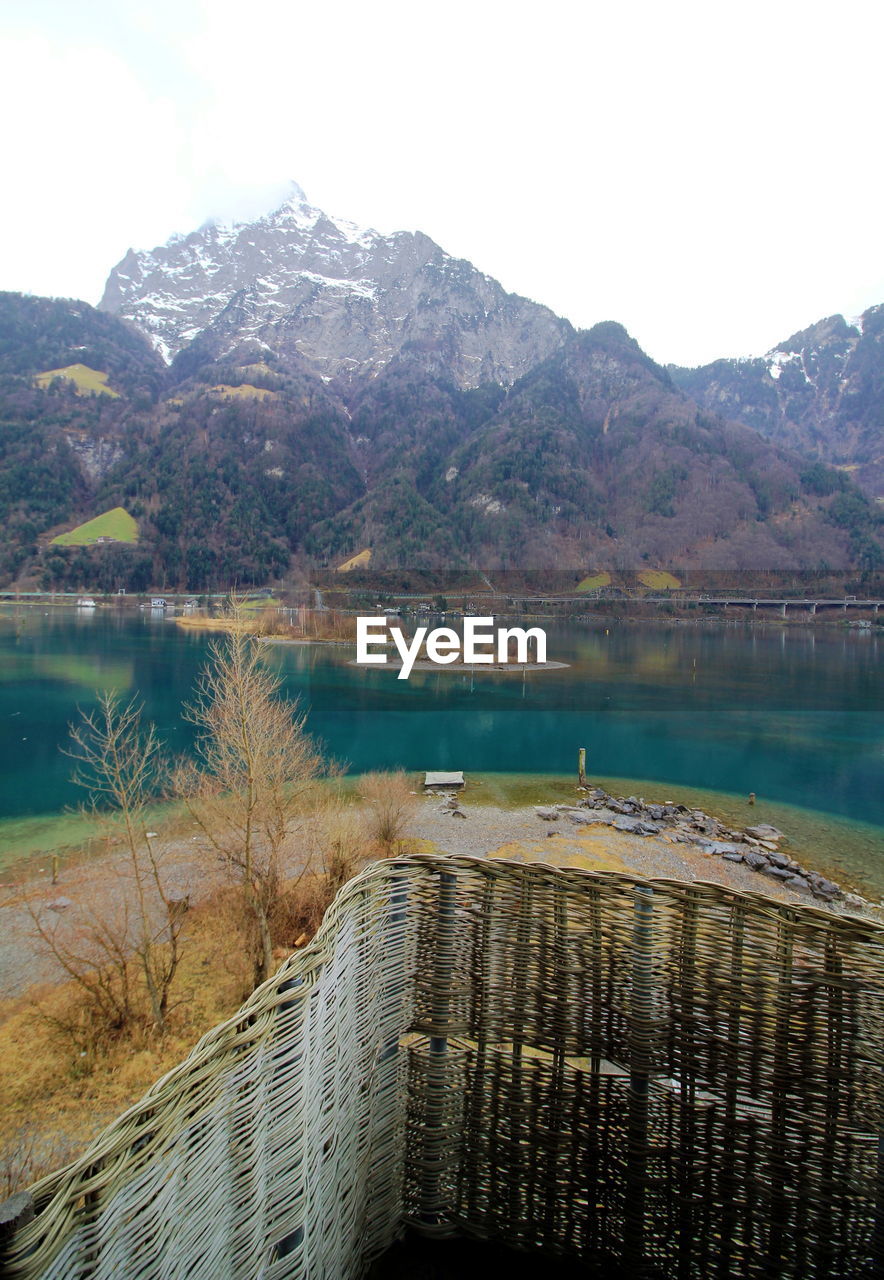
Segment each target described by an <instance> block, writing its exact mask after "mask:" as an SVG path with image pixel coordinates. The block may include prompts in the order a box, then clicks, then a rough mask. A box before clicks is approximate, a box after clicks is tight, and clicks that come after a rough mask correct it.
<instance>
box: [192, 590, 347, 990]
mask: <svg viewBox="0 0 884 1280" xmlns="http://www.w3.org/2000/svg"><path fill="white" fill-rule="evenodd" d="M231 612H232V614H233V620H234V621H236V620H237V617H238V614H239V605H238V604H237V602H236V601H233V602H232V604H231ZM281 683H282V682H281V680H280V679H279V677H278V676H276V675H274V674H273V672H272V671H270V670H268V668H267V667H266V666H265V665H264V663H263V661H262V656H261V643H260V641H259V640H258V639H257V638H256V637H255V636H254V635H252V634H250V633H249V632H248V631H246V630H245V628H243V627H234V628H232V629H231V630H230V632H229V633H228V634H226V635H224V636H223V637H221V638H219V639H217V640H216V641H214V642H213V643H212V644H211V646H210V660H209V663H208V665H207V666H206V668H205V670H204V671H203V674H202V676H201V677H200V682H199V687H198V691H197V695H196V698H195V699H194V701H193V702H192V703H191V704H189V706H188V707H187V708H186V711H185V714H186V716H187V717H188V719H189V720H191V722H192V723H193V724H195V725H196V726H197V729H198V738H197V759H196V760H195V761H194V762H191V763H186V764H183V765H182V766H181V767H180V768H179V769H178V771H177V774H176V789H177V790H178V792H179V794H180V795H181V796H182V797H183V799H184V801H185V804H186V805H187V807H188V809H189V811H190V813H191V815H192V817H193V819H194V821H195V822H196V823H197V824H198V825H199V827H200V830H201V831H202V833H203V836H204V837H205V839H206V841H207V843H208V844H209V846H210V847H211V849H212V850H213V851H214V853H215V855H216V857H217V859H218V861H219V862H220V864H221V866H222V868H223V869H224V871H225V872H226V874H227V876H228V877H229V878H230V879H231V880H232V881H234V883H236V884H237V885H238V886H239V887H240V888H241V890H242V893H243V895H244V898H245V902H246V904H247V907H248V911H249V914H250V916H251V919H252V921H253V924H254V929H255V939H254V941H255V946H254V978H255V982H256V983H260V982H263V981H264V979H265V978H266V977H268V975H269V973H270V970H271V967H272V964H273V936H272V927H271V922H272V915H273V910H274V904H275V903H276V902H277V900H278V898H279V895H280V892H281V887H282V871H283V869H282V854H283V848H284V845H285V842H286V837H287V835H288V834H289V832H290V830H291V828H292V826H293V823H294V821H295V819H296V817H297V816H298V815H299V814H300V813H301V812H302V811H303V806H304V802H305V798H306V794H307V793H308V792H309V791H310V790H311V789H312V784H313V782H314V779H316V778H317V777H318V776H319V774H320V772H321V768H322V760H321V757H320V755H319V753H318V751H317V749H316V747H315V745H314V743H313V741H312V739H311V738H310V736H309V735H308V734H307V732H306V730H305V727H304V722H305V716H304V713H303V712H301V711H300V710H299V708H298V705H297V703H291V702H288V701H285V700H284V699H283V698H281V697H280V688H281Z"/></svg>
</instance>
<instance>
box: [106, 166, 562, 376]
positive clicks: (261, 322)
mask: <svg viewBox="0 0 884 1280" xmlns="http://www.w3.org/2000/svg"><path fill="white" fill-rule="evenodd" d="M99 305H100V306H101V308H102V309H103V310H105V311H110V312H112V313H114V314H116V315H119V316H121V317H122V318H124V319H126V320H128V321H130V322H131V323H132V324H134V325H135V326H136V327H138V328H140V329H141V330H142V332H144V333H145V334H146V335H147V336H148V338H149V339H150V341H151V342H152V343H153V345H154V347H155V348H156V349H157V351H159V352H160V354H161V355H162V357H163V358H164V359H165V360H166V361H171V360H172V359H174V357H175V356H176V355H178V354H179V353H180V352H181V351H183V350H184V348H185V347H187V345H188V344H189V343H191V342H193V341H194V339H197V338H198V339H199V340H200V349H201V352H203V351H204V353H205V357H206V358H218V357H219V356H220V354H221V352H222V351H231V350H234V349H235V348H236V345H237V341H241V340H246V339H247V340H249V341H258V342H261V343H263V344H264V345H265V346H266V348H267V349H268V350H271V351H273V352H275V353H276V354H278V355H281V356H282V357H284V358H285V357H286V356H287V355H288V356H290V357H292V358H294V357H297V359H298V361H299V362H301V363H304V362H306V363H307V364H308V365H312V366H313V368H314V369H315V370H316V372H317V373H319V374H320V375H321V376H323V377H325V378H333V377H336V376H345V377H352V376H356V375H359V374H366V373H368V374H372V373H376V372H377V371H378V370H379V369H380V368H381V367H383V366H384V365H385V364H387V363H389V361H390V360H391V359H392V358H393V357H394V356H395V355H396V354H397V353H398V352H399V351H401V350H402V348H403V347H405V346H406V345H408V347H409V350H411V351H415V352H420V353H421V354H420V358H422V359H432V358H434V357H433V354H432V353H436V357H435V358H438V359H443V358H444V362H445V365H446V368H447V369H448V370H449V372H450V376H453V377H454V378H455V380H456V381H457V382H459V384H460V385H462V386H478V385H479V384H480V383H481V382H490V381H496V382H499V383H503V384H509V383H511V382H513V381H514V379H515V378H517V377H519V376H520V375H521V374H522V373H524V372H526V371H527V369H529V368H531V367H532V366H533V365H534V364H536V363H537V362H538V361H539V360H542V359H544V358H545V357H546V356H548V355H550V354H551V353H552V352H553V351H554V350H555V349H556V348H557V347H559V346H560V345H561V343H562V342H563V341H564V340H565V338H566V337H567V336H568V334H569V333H570V332H571V327H570V325H568V323H567V321H564V320H560V319H558V318H557V317H556V316H555V315H553V313H552V312H551V311H549V310H548V309H547V308H546V307H542V306H539V305H538V304H537V303H533V302H530V301H528V300H527V299H525V298H520V297H517V296H516V295H514V294H508V293H506V292H505V291H504V289H503V288H502V287H501V286H500V285H499V284H498V283H497V281H495V280H493V279H491V278H490V277H489V276H486V275H484V274H483V273H482V272H480V271H477V270H476V268H474V267H473V266H472V265H471V264H470V263H468V262H465V261H463V260H462V259H458V258H452V257H451V256H450V255H449V254H447V253H445V252H444V250H442V249H441V248H440V247H439V246H438V245H437V244H435V243H434V242H433V241H432V240H430V239H429V237H428V236H425V235H423V234H422V233H420V232H416V233H412V232H407V231H399V232H396V233H395V234H393V235H390V236H384V235H381V234H380V233H379V232H377V231H375V230H373V229H371V228H365V227H360V226H358V225H357V224H356V223H354V222H350V221H348V220H347V219H344V218H337V217H330V216H328V215H327V214H325V213H324V212H323V211H322V210H321V209H318V208H316V207H315V206H313V205H311V204H310V203H309V202H308V201H307V198H306V196H305V195H304V193H303V191H302V190H301V189H300V188H299V187H296V186H293V188H292V190H291V191H290V193H289V195H288V196H287V197H286V199H285V200H284V201H283V202H282V203H281V204H280V205H279V207H278V208H276V209H274V210H273V211H272V212H271V213H269V214H267V215H265V216H263V217H261V218H258V219H257V220H255V221H253V222H230V223H223V224H222V223H219V222H208V223H206V224H205V225H204V226H202V227H201V228H200V229H199V230H198V231H194V232H192V233H190V234H189V235H186V236H173V237H172V238H171V239H170V240H169V241H168V242H167V243H166V244H165V245H160V246H157V247H156V248H154V249H151V250H149V251H142V252H137V253H136V252H134V251H133V250H130V251H129V252H128V253H127V254H126V256H125V258H124V259H123V260H122V261H121V262H120V263H119V264H118V265H117V266H116V267H115V268H114V269H113V270H112V271H111V273H110V276H109V277H108V281H107V285H106V287H105V291H104V296H103V298H102V300H101V303H100V304H99ZM416 358H417V357H416Z"/></svg>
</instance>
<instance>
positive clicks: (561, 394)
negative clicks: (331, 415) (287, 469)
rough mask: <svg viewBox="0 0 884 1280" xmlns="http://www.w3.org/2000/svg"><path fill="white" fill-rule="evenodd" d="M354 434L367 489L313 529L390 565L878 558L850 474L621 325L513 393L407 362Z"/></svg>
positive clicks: (331, 551)
mask: <svg viewBox="0 0 884 1280" xmlns="http://www.w3.org/2000/svg"><path fill="white" fill-rule="evenodd" d="M351 431H352V432H353V433H354V434H355V435H356V437H357V438H358V439H359V441H360V442H361V449H362V453H363V455H364V457H365V459H366V464H365V468H364V474H365V477H366V484H365V492H364V493H363V494H362V495H361V496H360V497H359V499H358V500H357V502H356V503H355V504H353V506H351V507H350V508H348V509H347V510H345V511H343V512H340V513H337V514H336V515H335V517H334V518H333V519H332V520H329V521H325V522H323V523H321V524H319V525H318V526H316V527H315V528H314V529H313V530H312V531H311V534H310V535H309V538H308V543H307V545H308V548H309V549H310V550H312V551H313V553H314V554H315V555H317V556H318V558H319V559H320V560H331V561H332V562H334V561H335V560H336V559H343V558H344V556H345V555H350V554H353V553H354V552H355V551H358V550H359V549H360V548H361V547H366V546H370V547H372V548H373V560H372V563H373V564H376V565H377V566H378V567H381V566H383V567H394V566H396V565H404V566H409V567H426V568H432V567H433V566H434V565H436V566H438V565H440V564H442V563H447V564H448V565H450V566H454V565H457V564H477V565H482V566H485V567H488V568H491V567H495V568H504V569H516V568H520V569H526V568H531V569H541V568H544V567H550V566H558V567H564V566H568V567H571V568H574V569H577V568H578V567H580V566H585V565H590V564H592V565H604V566H605V567H607V568H614V569H626V568H630V569H633V568H641V567H642V566H648V565H660V564H662V565H669V566H670V567H672V566H678V567H680V568H684V569H690V568H707V569H712V568H715V569H719V570H729V569H740V568H742V569H753V570H761V569H768V570H774V569H795V570H801V569H811V568H814V567H818V566H819V565H822V564H825V565H828V566H830V567H833V568H834V567H835V566H838V567H841V568H844V567H846V566H847V565H848V564H851V563H856V562H857V561H858V560H863V559H864V558H865V561H867V562H868V563H869V564H873V563H874V562H875V560H876V556H877V554H878V552H877V551H876V547H877V544H876V543H875V541H874V529H875V528H876V514H875V512H874V510H873V508H872V507H871V505H870V504H869V503H868V501H867V500H866V499H864V498H862V497H861V496H860V495H859V494H858V493H856V491H855V490H854V487H853V485H852V484H851V483H850V481H849V480H848V478H847V477H846V476H844V475H842V474H841V473H839V472H837V471H831V470H829V469H827V468H825V467H820V468H819V474H817V471H815V470H813V469H812V468H807V467H806V465H805V464H804V463H803V462H802V460H801V458H800V457H798V456H797V455H795V454H791V453H789V452H787V451H785V450H782V449H779V448H777V447H776V446H774V445H773V444H771V443H770V442H768V441H766V440H764V439H763V438H762V437H761V436H759V434H758V433H757V432H755V431H754V430H752V429H751V428H749V427H746V426H744V425H742V424H739V423H734V422H728V421H726V420H724V419H723V418H721V417H720V416H719V415H717V414H712V413H709V412H708V411H705V410H702V409H700V408H699V407H698V406H697V404H696V403H695V402H694V401H692V400H691V399H689V398H688V396H686V395H685V394H684V393H683V392H681V391H679V389H678V388H677V387H676V386H675V385H674V383H673V381H672V379H671V378H670V376H669V374H668V373H667V372H666V370H664V369H662V368H661V367H660V366H658V365H656V364H655V363H654V362H653V361H652V360H650V359H649V358H648V356H646V355H645V354H644V352H643V351H642V350H641V349H640V348H639V346H638V345H637V344H636V343H635V342H634V340H633V339H632V338H630V337H629V335H628V334H627V333H626V331H625V330H624V329H623V328H622V327H621V326H620V325H618V324H602V325H597V326H595V328H593V329H591V330H589V331H587V332H584V333H579V334H576V335H575V336H574V337H573V338H571V339H569V340H568V341H567V342H566V343H565V344H564V345H563V346H562V347H561V348H560V349H559V350H558V351H556V352H555V353H554V354H553V355H552V356H550V357H549V358H548V359H547V360H546V361H543V362H541V363H540V364H539V365H538V366H537V367H536V368H535V369H533V370H532V371H531V372H530V373H528V374H526V375H525V377H524V378H522V379H520V381H519V382H517V383H516V384H515V385H514V386H513V387H512V388H511V389H509V390H508V391H503V390H501V389H498V390H497V391H496V392H494V391H493V390H492V389H490V388H489V389H480V390H478V391H472V392H461V391H458V390H457V389H456V388H454V387H453V386H451V384H448V386H447V387H446V385H445V384H444V383H443V382H441V381H440V380H438V379H436V380H434V381H431V382H428V381H427V380H426V378H425V375H423V373H422V372H421V371H415V370H409V369H408V368H406V367H402V366H400V367H399V368H398V369H393V368H391V369H390V370H387V371H384V373H382V374H381V375H379V376H378V377H377V378H376V379H374V380H373V381H372V382H371V383H370V384H369V385H367V386H366V387H365V389H364V392H363V394H362V396H361V397H360V398H359V400H358V401H354V402H353V405H352V419H351ZM854 503H855V509H854V505H853V504H854Z"/></svg>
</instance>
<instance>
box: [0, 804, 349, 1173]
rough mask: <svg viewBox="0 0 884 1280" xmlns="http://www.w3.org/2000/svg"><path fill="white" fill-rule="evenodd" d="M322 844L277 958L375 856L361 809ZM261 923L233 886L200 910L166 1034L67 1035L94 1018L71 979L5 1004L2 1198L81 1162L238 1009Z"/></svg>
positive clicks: (300, 881) (336, 816)
mask: <svg viewBox="0 0 884 1280" xmlns="http://www.w3.org/2000/svg"><path fill="white" fill-rule="evenodd" d="M354 824H355V825H354ZM335 830H337V831H338V838H337V842H336V843H335V842H334V832H335ZM328 839H331V840H332V843H331V844H328V845H327V844H326V840H328ZM317 843H320V844H322V845H323V846H324V849H323V857H322V860H321V863H320V865H319V867H318V868H317V869H316V870H312V871H308V872H304V873H302V874H300V875H299V876H297V877H296V878H295V879H293V880H290V881H288V882H286V883H285V884H284V886H283V890H282V892H281V894H280V895H279V899H278V902H277V903H276V905H275V908H274V912H273V918H272V928H273V935H274V943H275V949H274V959H275V960H276V961H277V962H281V961H282V960H283V959H284V958H285V956H287V955H288V954H289V953H290V952H291V951H293V950H295V949H296V948H297V947H299V946H304V945H305V944H306V943H307V942H308V941H309V939H310V938H311V937H312V936H313V934H314V933H315V932H316V930H317V929H318V928H319V925H320V923H321V921H322V916H323V913H324V912H325V910H326V907H327V906H328V905H329V903H330V902H331V900H332V898H333V897H334V895H335V893H336V892H337V890H338V888H339V887H340V884H341V883H343V881H344V880H346V879H349V878H350V876H351V875H352V874H353V872H354V871H355V870H356V867H357V866H358V863H359V861H362V860H363V858H364V857H365V854H366V852H367V850H366V847H365V831H364V827H362V826H360V824H359V820H358V817H357V815H355V814H354V813H352V812H350V813H349V814H345V813H344V812H343V811H336V812H331V811H330V812H329V813H328V814H326V815H324V817H323V816H321V817H320V820H319V825H318V827H317ZM251 923H252V922H251V920H250V916H249V912H248V910H247V908H246V905H245V904H244V902H243V899H242V895H241V894H239V893H237V891H236V889H235V888H234V887H232V886H227V887H224V888H223V889H220V890H218V891H217V892H216V893H214V894H213V895H212V896H211V898H208V899H207V900H206V901H204V902H203V903H201V904H200V905H199V906H197V907H195V908H193V909H192V910H191V911H190V913H189V916H188V922H187V932H186V945H185V946H184V947H183V950H182V959H181V964H180V968H179V971H178V974H177V975H176V982H175V988H174V1002H173V1007H172V1008H171V1010H170V1013H169V1018H168V1029H167V1031H166V1034H165V1035H163V1036H160V1035H157V1034H156V1033H155V1032H153V1031H152V1030H151V1028H150V1026H149V1019H148V1018H145V1019H142V1020H141V1021H140V1022H138V1024H137V1025H135V1026H133V1027H132V1028H131V1029H130V1034H129V1035H126V1036H119V1037H116V1038H109V1037H106V1036H105V1037H104V1038H95V1039H93V1040H90V1039H89V1037H88V1026H86V1025H85V1024H83V1023H82V1021H80V1022H79V1032H80V1034H79V1035H77V1034H75V1035H71V1034H70V1033H69V1032H68V1031H66V1030H65V1028H66V1027H69V1026H72V1025H74V1026H76V1025H77V1024H78V1020H82V1018H83V1013H84V1006H83V1002H82V998H81V993H80V992H79V991H78V989H77V987H76V986H75V984H74V983H71V982H67V983H64V984H62V985H60V986H52V985H45V986H42V987H33V988H31V989H30V990H29V991H27V992H26V993H25V994H24V995H22V996H21V997H20V998H18V999H16V1000H7V1001H3V1002H0V1062H2V1064H3V1070H2V1074H0V1196H2V1195H4V1194H5V1195H11V1194H13V1192H15V1191H16V1190H20V1189H21V1188H22V1187H24V1186H27V1185H29V1184H30V1183H32V1182H34V1181H36V1179H37V1178H40V1177H43V1176H44V1175H45V1174H46V1173H49V1172H51V1171H52V1170H53V1169H55V1168H58V1167H59V1166H60V1165H62V1164H65V1163H67V1162H68V1161H69V1160H70V1159H72V1158H73V1157H74V1156H76V1155H77V1154H78V1153H79V1152H80V1151H81V1150H83V1148H84V1147H85V1146H86V1145H87V1143H88V1142H90V1141H91V1140H92V1138H94V1137H95V1135H96V1134H97V1133H99V1132H100V1131H101V1130H102V1129H103V1128H104V1127H105V1125H107V1124H108V1123H109V1122H110V1121H111V1120H112V1119H113V1118H114V1117H115V1116H117V1115H118V1114H119V1113H120V1112H121V1111H123V1110H125V1109H126V1108H127V1107H129V1106H131V1105H132V1104H133V1103H134V1102H136V1101H137V1100H138V1098H140V1097H141V1095H142V1094H143V1093H144V1092H145V1090H146V1089H147V1088H148V1087H149V1086H150V1085H151V1084H152V1083H153V1082H154V1081H155V1080H156V1079H158V1078H159V1077H160V1076H161V1075H163V1074H164V1073H165V1072H166V1071H169V1070H170V1069H171V1068H172V1067H173V1066H174V1065H175V1064H176V1063H177V1062H179V1061H180V1060H181V1059H182V1058H183V1057H185V1056H186V1054H187V1053H188V1052H189V1051H190V1049H191V1048H192V1047H193V1045H194V1044H195V1043H196V1042H197V1040H199V1038H200V1037H201V1036H202V1035H203V1034H204V1033H205V1032H206V1031H208V1030H210V1028H212V1027H213V1026H215V1025H216V1024H217V1023H219V1022H221V1021H222V1020H224V1019H225V1018H227V1017H229V1016H230V1015H231V1014H232V1013H234V1012H235V1011H236V1010H237V1009H238V1008H239V1006H240V1004H241V1003H242V1001H243V999H244V998H245V997H246V996H247V995H248V994H249V992H250V991H251V989H252V987H251V979H252V973H253V961H252V956H251V948H250V946H249V945H248V944H247V942H246V940H245V933H246V932H247V931H248V930H249V928H250V927H251Z"/></svg>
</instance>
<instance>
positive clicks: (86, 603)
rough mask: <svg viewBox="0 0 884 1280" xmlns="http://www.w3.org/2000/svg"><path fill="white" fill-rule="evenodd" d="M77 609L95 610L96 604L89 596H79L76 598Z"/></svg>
mask: <svg viewBox="0 0 884 1280" xmlns="http://www.w3.org/2000/svg"><path fill="white" fill-rule="evenodd" d="M77 608H78V609H94V608H96V604H95V601H94V600H93V599H92V597H91V596H79V597H78V598H77Z"/></svg>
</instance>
